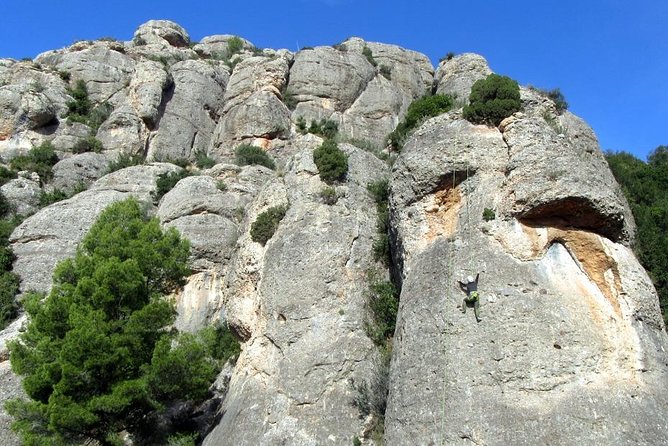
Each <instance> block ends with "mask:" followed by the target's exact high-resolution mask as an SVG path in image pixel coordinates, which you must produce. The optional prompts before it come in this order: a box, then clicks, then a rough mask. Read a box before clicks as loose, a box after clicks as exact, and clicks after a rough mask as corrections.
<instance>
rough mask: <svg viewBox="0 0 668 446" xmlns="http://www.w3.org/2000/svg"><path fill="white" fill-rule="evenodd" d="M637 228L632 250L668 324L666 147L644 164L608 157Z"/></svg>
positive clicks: (623, 157) (624, 155) (630, 158)
mask: <svg viewBox="0 0 668 446" xmlns="http://www.w3.org/2000/svg"><path fill="white" fill-rule="evenodd" d="M606 159H607V160H608V164H609V165H610V169H611V170H612V173H613V174H614V175H615V178H616V179H617V181H618V182H619V184H620V185H621V186H622V190H623V191H624V195H625V196H626V199H627V200H628V201H629V204H630V205H631V211H633V217H634V219H635V221H636V225H637V227H638V229H637V231H636V238H635V241H634V244H633V250H634V252H635V253H636V255H637V256H638V260H639V261H640V263H641V264H642V266H643V267H644V268H645V269H646V270H647V272H648V273H649V276H650V278H651V279H652V282H654V286H655V287H656V291H657V293H658V294H659V302H660V305H661V312H662V314H663V319H664V321H665V322H666V323H668V146H659V147H657V148H656V149H655V150H654V151H653V152H652V153H651V154H650V155H649V157H648V162H646V163H645V162H643V161H641V160H639V159H638V158H636V157H635V156H633V155H631V154H630V153H625V152H618V153H607V154H606Z"/></svg>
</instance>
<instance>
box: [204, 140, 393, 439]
mask: <svg viewBox="0 0 668 446" xmlns="http://www.w3.org/2000/svg"><path fill="white" fill-rule="evenodd" d="M345 148H346V151H347V152H349V154H350V159H351V164H353V165H356V166H360V169H359V170H356V171H352V172H350V175H349V178H348V181H347V183H346V184H345V185H343V186H340V189H341V190H340V192H341V195H343V198H341V199H339V201H338V202H337V203H336V204H335V205H333V206H328V205H325V204H323V203H322V202H321V201H320V200H319V198H318V192H319V190H320V189H321V188H322V186H323V184H322V183H321V182H320V180H319V178H318V176H317V175H315V173H316V172H317V169H314V167H315V166H314V165H313V163H312V159H311V151H310V150H307V151H305V152H300V153H299V154H297V155H296V157H295V163H294V164H293V166H292V169H291V170H290V172H288V173H286V175H285V177H284V179H282V180H280V179H279V180H275V181H272V182H270V183H268V184H267V186H266V187H265V189H264V190H263V192H262V193H261V194H260V195H259V196H258V198H257V200H256V202H255V204H254V206H253V207H252V208H251V210H250V212H251V218H250V220H251V221H252V220H254V218H255V216H256V215H257V214H258V213H259V212H260V211H262V210H264V209H265V208H266V207H267V206H268V205H270V204H271V205H274V204H276V203H289V204H290V209H289V211H288V214H287V215H286V217H285V218H284V219H283V221H282V222H281V225H280V227H279V229H278V231H277V232H276V234H275V235H274V237H272V239H271V240H270V241H269V242H268V243H267V245H266V246H265V247H262V246H261V245H259V244H258V243H255V242H253V241H252V240H250V238H249V235H248V233H247V232H245V233H244V234H243V235H242V236H241V238H240V240H239V241H240V247H239V249H238V251H237V253H236V256H235V259H234V270H233V273H232V274H231V276H230V277H229V279H228V289H227V290H226V292H225V294H224V296H225V297H224V299H225V300H226V302H227V303H226V311H227V320H228V322H229V323H230V324H231V325H232V327H233V328H234V329H235V330H236V331H237V332H238V333H239V334H240V335H241V336H242V337H243V338H244V340H245V342H244V345H245V348H244V351H243V352H242V354H241V357H240V358H239V360H238V361H237V366H236V367H235V372H234V374H233V375H232V378H231V381H230V389H229V391H228V394H227V397H226V399H225V401H224V403H223V407H222V409H221V410H222V411H223V413H224V415H223V418H222V420H221V422H220V424H219V425H218V426H217V427H216V428H215V429H214V430H213V432H212V433H211V434H210V435H209V436H207V438H206V439H205V441H204V444H205V445H214V444H221V443H223V442H229V443H233V444H239V445H252V444H274V443H277V442H281V441H287V443H288V444H325V443H328V442H333V443H334V444H339V443H344V444H345V443H347V442H349V441H350V439H351V438H352V437H353V436H355V435H358V432H359V431H361V429H362V421H363V420H361V419H360V418H359V415H358V413H357V411H356V410H355V409H354V408H353V407H352V406H351V402H352V398H353V394H352V388H351V385H350V382H349V379H350V378H352V377H357V378H360V377H363V376H364V375H365V373H366V370H368V369H369V367H370V363H371V359H372V357H373V351H374V348H373V346H372V344H371V342H370V341H369V339H368V338H367V337H366V335H365V334H364V330H363V324H364V314H365V312H364V305H365V303H364V302H365V299H364V293H365V290H366V285H365V279H364V278H365V275H366V271H367V269H368V268H370V267H371V266H372V265H373V263H374V262H373V259H372V256H371V244H372V241H373V240H372V239H373V234H374V226H375V212H374V211H373V210H372V209H374V206H373V205H372V203H371V199H370V197H369V195H368V193H367V191H366V189H365V185H366V181H367V180H368V179H369V178H370V177H371V178H375V177H377V176H378V175H380V174H381V173H382V172H383V171H384V167H383V165H382V163H380V161H378V160H376V159H375V158H374V157H373V156H372V155H369V154H367V153H365V152H362V151H360V150H359V149H356V148H354V147H352V146H346V147H345ZM360 204H362V206H361V207H360ZM294 277H299V278H300V279H299V280H298V281H295V280H293V278H294Z"/></svg>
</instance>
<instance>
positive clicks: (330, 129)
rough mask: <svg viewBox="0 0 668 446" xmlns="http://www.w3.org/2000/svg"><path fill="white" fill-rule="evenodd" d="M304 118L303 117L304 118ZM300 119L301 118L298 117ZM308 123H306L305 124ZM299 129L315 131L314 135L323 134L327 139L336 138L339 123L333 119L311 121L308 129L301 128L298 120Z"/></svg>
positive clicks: (301, 131)
mask: <svg viewBox="0 0 668 446" xmlns="http://www.w3.org/2000/svg"><path fill="white" fill-rule="evenodd" d="M302 119H303V118H302ZM297 121H299V118H297ZM305 124H306V123H304V126H305ZM297 130H298V131H299V132H300V133H313V134H314V135H319V136H322V137H323V138H325V139H334V138H335V137H336V135H337V133H338V132H339V124H337V123H336V121H333V120H331V119H324V118H323V119H321V120H320V121H311V125H310V126H309V128H308V130H306V131H303V130H301V129H300V123H299V122H297Z"/></svg>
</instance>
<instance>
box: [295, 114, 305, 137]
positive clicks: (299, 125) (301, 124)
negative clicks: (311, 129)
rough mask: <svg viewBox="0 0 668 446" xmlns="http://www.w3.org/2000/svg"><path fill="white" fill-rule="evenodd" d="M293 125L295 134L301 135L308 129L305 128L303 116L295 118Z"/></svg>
mask: <svg viewBox="0 0 668 446" xmlns="http://www.w3.org/2000/svg"><path fill="white" fill-rule="evenodd" d="M295 125H296V126H297V132H299V133H301V134H302V135H305V134H307V133H308V128H307V126H306V119H304V117H303V116H299V117H298V118H297V121H295Z"/></svg>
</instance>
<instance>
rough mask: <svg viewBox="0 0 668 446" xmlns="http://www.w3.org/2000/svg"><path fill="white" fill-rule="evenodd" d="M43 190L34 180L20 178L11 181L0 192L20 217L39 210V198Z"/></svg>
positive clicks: (0, 188)
mask: <svg viewBox="0 0 668 446" xmlns="http://www.w3.org/2000/svg"><path fill="white" fill-rule="evenodd" d="M41 191H42V189H41V188H40V187H39V177H37V181H35V179H33V178H25V177H18V178H15V179H13V180H9V181H8V182H7V183H5V184H3V185H2V187H0V192H2V195H4V196H5V198H6V199H7V201H8V202H9V204H10V205H11V206H12V208H13V209H14V212H16V213H17V214H19V215H30V214H32V213H33V212H35V211H36V210H37V209H39V196H40V192H41Z"/></svg>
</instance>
